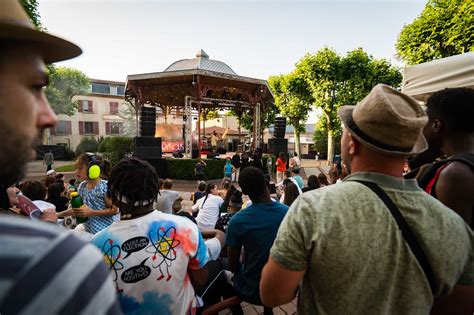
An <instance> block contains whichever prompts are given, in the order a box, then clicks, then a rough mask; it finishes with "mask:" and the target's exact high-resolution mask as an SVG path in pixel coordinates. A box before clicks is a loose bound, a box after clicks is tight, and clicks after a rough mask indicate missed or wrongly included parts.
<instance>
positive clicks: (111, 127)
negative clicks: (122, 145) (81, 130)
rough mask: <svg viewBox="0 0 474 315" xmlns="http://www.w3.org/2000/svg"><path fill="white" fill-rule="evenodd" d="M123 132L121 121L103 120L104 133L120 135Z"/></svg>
mask: <svg viewBox="0 0 474 315" xmlns="http://www.w3.org/2000/svg"><path fill="white" fill-rule="evenodd" d="M122 132H123V123H121V122H108V121H106V122H105V134H107V135H121V134H122Z"/></svg>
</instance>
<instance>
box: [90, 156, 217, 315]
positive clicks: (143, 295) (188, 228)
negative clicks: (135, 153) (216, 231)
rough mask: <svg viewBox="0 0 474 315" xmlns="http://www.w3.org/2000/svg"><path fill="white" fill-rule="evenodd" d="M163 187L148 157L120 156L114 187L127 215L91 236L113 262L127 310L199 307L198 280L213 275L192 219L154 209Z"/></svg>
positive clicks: (111, 182)
mask: <svg viewBox="0 0 474 315" xmlns="http://www.w3.org/2000/svg"><path fill="white" fill-rule="evenodd" d="M158 187H159V184H158V175H157V174H156V171H155V169H154V168H153V167H152V166H151V165H150V164H149V163H148V162H145V161H142V160H139V159H137V158H131V159H125V160H122V161H120V162H119V163H118V164H117V165H116V166H115V167H114V168H113V170H112V173H111V175H110V178H109V181H108V188H109V194H110V197H111V199H112V202H113V204H114V205H115V206H116V207H118V208H120V212H121V220H120V221H116V222H114V223H112V224H111V225H110V226H109V227H107V228H106V229H105V230H103V231H101V232H99V233H98V234H96V235H95V237H94V238H93V239H92V241H91V242H92V243H93V244H94V245H96V246H97V247H98V248H99V250H101V251H102V253H103V255H104V260H105V262H106V263H107V264H108V265H109V269H110V273H111V276H112V280H114V282H115V287H116V288H117V291H118V292H119V300H120V303H121V306H122V311H123V312H124V313H125V314H175V315H181V314H191V313H194V312H195V308H196V306H197V304H196V300H195V292H194V288H193V284H195V285H199V284H203V283H204V282H205V281H206V280H207V269H206V268H204V266H205V264H206V263H207V261H208V257H207V252H206V245H205V244H204V240H203V238H202V236H201V233H200V232H199V230H198V229H197V227H196V225H195V224H193V223H192V222H191V221H190V220H188V219H186V218H182V217H180V216H176V215H171V214H167V213H163V212H160V211H156V210H154V209H153V201H154V200H155V198H156V196H157V195H158V192H159V190H158ZM189 279H190V280H191V281H189Z"/></svg>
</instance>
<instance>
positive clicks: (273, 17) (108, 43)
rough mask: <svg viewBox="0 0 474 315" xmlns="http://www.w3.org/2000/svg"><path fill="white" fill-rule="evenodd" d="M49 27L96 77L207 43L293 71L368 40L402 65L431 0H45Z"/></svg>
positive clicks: (229, 60)
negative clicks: (404, 37)
mask: <svg viewBox="0 0 474 315" xmlns="http://www.w3.org/2000/svg"><path fill="white" fill-rule="evenodd" d="M39 3H40V5H39V13H40V15H41V21H42V23H43V26H44V27H46V28H47V30H48V31H49V32H50V33H52V34H55V35H59V36H61V37H65V38H67V39H69V40H71V41H73V42H75V43H76V44H78V45H79V46H80V47H81V48H82V49H83V51H84V53H83V54H82V55H81V56H79V57H77V58H75V59H72V60H69V61H64V62H61V63H59V65H64V66H69V67H74V68H77V69H79V70H81V71H83V72H84V73H86V74H87V75H88V76H89V77H90V78H94V79H102V80H114V81H125V80H126V78H127V75H130V74H139V73H150V72H161V71H163V70H165V69H166V68H167V67H168V66H169V65H170V64H171V63H173V62H174V61H177V60H180V59H189V58H194V57H195V54H196V52H197V51H198V50H199V49H203V50H204V51H205V52H206V53H207V54H208V55H209V56H210V58H211V59H216V60H220V61H223V62H225V63H226V64H228V65H229V66H230V67H231V68H232V69H233V70H234V71H235V72H236V73H237V74H238V75H241V76H247V77H253V78H258V79H267V78H268V77H269V76H270V75H276V74H281V73H288V72H290V71H292V70H293V69H294V66H295V64H296V63H297V62H298V60H299V59H300V58H302V57H303V56H304V55H305V54H306V53H315V52H316V51H317V50H318V49H320V48H323V47H325V46H327V47H331V48H333V49H335V50H336V51H337V52H339V53H341V54H344V53H346V52H347V51H349V50H352V49H355V48H358V47H362V48H363V49H364V50H365V51H366V52H368V53H369V54H371V55H373V56H374V57H375V58H386V59H389V60H391V61H392V62H394V63H395V64H396V65H398V66H402V65H403V64H402V63H401V62H400V61H399V60H396V58H395V42H396V39H397V37H398V34H399V33H400V30H401V28H402V27H403V25H404V24H407V23H411V22H412V21H413V19H414V18H415V17H417V16H418V15H419V14H420V13H421V11H422V10H423V8H424V5H425V3H426V0H405V1H401V0H398V1H396V0H393V1H388V0H372V1H369V0H366V1H354V0H352V1H339V0H333V1H318V0H307V1H297V0H295V1H270V0H254V1H247V0H214V1H190V0H187V1H185V0H173V1H171V0H166V1H165V0H155V1H152V0H148V1H141V0H134V1H131V0H129V1H118V0H108V1H105V0H103V1H98V0H82V1H77V0H39Z"/></svg>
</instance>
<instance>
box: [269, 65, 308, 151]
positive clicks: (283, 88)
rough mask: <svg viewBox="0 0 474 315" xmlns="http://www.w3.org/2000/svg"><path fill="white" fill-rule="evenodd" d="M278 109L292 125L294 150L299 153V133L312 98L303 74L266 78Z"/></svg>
mask: <svg viewBox="0 0 474 315" xmlns="http://www.w3.org/2000/svg"><path fill="white" fill-rule="evenodd" d="M268 83H269V85H270V89H271V90H272V92H273V96H274V98H275V105H276V106H277V107H278V110H279V111H280V113H281V114H282V115H283V117H286V118H287V119H288V122H289V123H290V124H291V125H292V126H293V130H294V136H295V150H296V152H297V153H298V154H300V134H301V133H302V132H305V122H306V120H307V119H308V115H309V112H310V110H311V103H312V102H313V99H312V97H311V92H310V90H309V87H308V85H307V83H306V81H305V79H304V77H303V76H299V75H298V74H297V73H295V72H292V73H289V74H286V75H278V76H271V77H270V78H269V79H268Z"/></svg>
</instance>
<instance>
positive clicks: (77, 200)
mask: <svg viewBox="0 0 474 315" xmlns="http://www.w3.org/2000/svg"><path fill="white" fill-rule="evenodd" d="M71 207H72V208H75V209H77V208H82V207H85V205H84V201H82V198H81V196H79V193H78V192H77V191H73V192H71ZM86 221H87V218H78V217H76V222H77V224H80V223H84V222H86Z"/></svg>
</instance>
